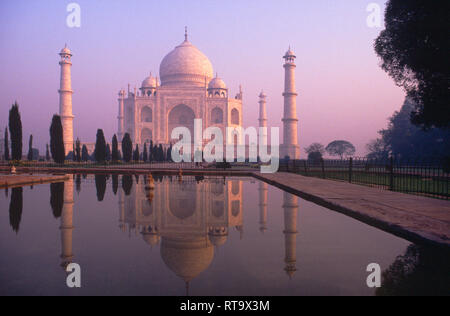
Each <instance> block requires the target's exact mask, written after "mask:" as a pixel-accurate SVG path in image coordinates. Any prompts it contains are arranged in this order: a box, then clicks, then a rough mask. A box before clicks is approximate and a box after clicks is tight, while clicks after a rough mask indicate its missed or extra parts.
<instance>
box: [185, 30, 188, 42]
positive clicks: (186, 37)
mask: <svg viewBox="0 0 450 316" xmlns="http://www.w3.org/2000/svg"><path fill="white" fill-rule="evenodd" d="M184 40H185V41H186V42H187V40H188V33H187V26H185V27H184Z"/></svg>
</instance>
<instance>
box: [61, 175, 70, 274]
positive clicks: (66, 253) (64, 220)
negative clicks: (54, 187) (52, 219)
mask: <svg viewBox="0 0 450 316" xmlns="http://www.w3.org/2000/svg"><path fill="white" fill-rule="evenodd" d="M72 221H73V179H72V178H70V179H69V180H67V181H66V182H65V183H64V206H63V209H62V214H61V227H60V230H61V247H62V253H61V259H62V260H61V266H62V267H63V268H66V267H67V265H68V264H69V263H71V262H72V259H73V253H72V233H73V224H72Z"/></svg>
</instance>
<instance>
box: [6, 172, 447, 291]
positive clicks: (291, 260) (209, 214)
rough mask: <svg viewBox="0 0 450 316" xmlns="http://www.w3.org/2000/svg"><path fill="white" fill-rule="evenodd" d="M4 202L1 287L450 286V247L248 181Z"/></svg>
mask: <svg viewBox="0 0 450 316" xmlns="http://www.w3.org/2000/svg"><path fill="white" fill-rule="evenodd" d="M0 209H1V212H0V252H1V256H0V295H193V296H196V295H198V296H203V295H226V296H234V295H246V296H250V295H252V296H253V295H255V296H263V295H395V294H448V293H450V292H447V293H446V291H447V290H449V284H450V282H449V275H450V273H449V272H450V270H449V266H450V264H449V263H450V261H449V256H448V253H447V252H445V253H442V251H435V250H434V249H429V248H426V247H423V246H418V245H414V244H411V243H410V242H408V241H406V240H404V239H401V238H398V237H396V236H393V235H391V234H389V233H386V232H384V231H381V230H379V229H377V228H374V227H371V226H369V225H366V224H364V223H361V222H359V221H357V220H355V219H352V218H350V217H348V216H345V215H343V214H340V213H337V212H334V211H331V210H328V209H326V208H324V207H321V206H318V205H316V204H313V203H311V202H308V201H305V200H303V199H301V198H299V197H296V196H294V195H291V194H289V193H286V192H283V191H281V190H279V189H277V188H275V187H272V186H269V185H267V184H265V183H263V182H260V181H257V180H254V179H251V178H223V177H193V176H184V177H182V178H179V177H169V176H164V177H162V176H159V177H156V176H155V179H154V188H153V189H149V178H148V177H147V176H145V177H144V176H142V175H141V176H135V175H132V176H131V175H124V176H122V175H120V176H117V175H95V176H94V175H76V176H74V177H73V180H70V181H66V182H65V183H56V184H42V185H38V186H35V187H24V188H15V189H8V190H3V192H0ZM69 263H77V264H78V265H79V266H80V268H81V288H69V287H67V285H66V278H67V276H68V273H67V272H66V271H65V267H66V266H67V265H68V264H69ZM370 263H377V264H379V265H380V267H381V271H382V275H383V278H382V279H383V280H382V287H381V288H379V289H375V288H369V287H368V286H367V283H366V279H367V277H368V276H369V274H370V272H367V271H366V268H367V266H368V265H369V264H370Z"/></svg>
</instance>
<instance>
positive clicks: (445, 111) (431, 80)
mask: <svg viewBox="0 0 450 316" xmlns="http://www.w3.org/2000/svg"><path fill="white" fill-rule="evenodd" d="M449 10H450V2H448V1H429V0H408V1H404V0H389V2H388V3H387V7H386V12H385V24H386V29H385V30H383V31H382V32H381V33H380V35H379V36H378V38H377V39H376V41H375V51H376V53H377V54H378V56H379V57H380V58H381V60H382V64H381V67H382V68H383V70H385V71H386V72H387V73H388V74H389V75H390V76H391V77H392V78H393V79H394V81H395V83H396V84H397V85H399V86H402V87H403V88H404V89H405V91H406V92H407V94H408V96H410V97H411V98H412V99H413V100H414V102H415V109H414V111H413V112H412V115H411V118H412V122H413V123H414V124H415V125H418V126H420V127H423V128H430V127H433V126H434V127H447V128H448V127H450V106H449V104H450V91H449V89H448V86H449V82H448V78H450V59H449V58H448V50H449V47H450V37H449V36H448V32H446V27H447V25H448V12H449Z"/></svg>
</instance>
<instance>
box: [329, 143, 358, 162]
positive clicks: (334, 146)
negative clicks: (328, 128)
mask: <svg viewBox="0 0 450 316" xmlns="http://www.w3.org/2000/svg"><path fill="white" fill-rule="evenodd" d="M325 150H326V152H327V153H328V154H329V155H330V156H339V157H340V158H341V159H343V158H344V156H353V155H354V154H355V146H353V145H352V144H351V143H350V142H348V141H346V140H335V141H332V142H331V143H329V144H328V145H327V147H326V148H325Z"/></svg>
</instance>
